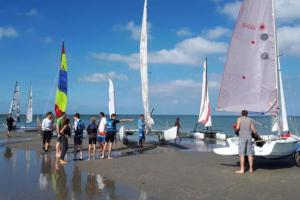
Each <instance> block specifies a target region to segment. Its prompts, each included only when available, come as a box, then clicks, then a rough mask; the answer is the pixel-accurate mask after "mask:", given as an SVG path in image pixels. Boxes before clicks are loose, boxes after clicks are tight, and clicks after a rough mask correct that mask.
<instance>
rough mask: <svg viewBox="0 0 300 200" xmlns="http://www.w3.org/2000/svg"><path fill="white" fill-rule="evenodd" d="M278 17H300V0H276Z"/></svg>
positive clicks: (286, 19)
mask: <svg viewBox="0 0 300 200" xmlns="http://www.w3.org/2000/svg"><path fill="white" fill-rule="evenodd" d="M275 6H276V17H278V19H280V20H282V21H289V20H296V19H300V12H299V10H300V1H299V0H276V1H275Z"/></svg>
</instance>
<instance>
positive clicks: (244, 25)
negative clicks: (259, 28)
mask: <svg viewBox="0 0 300 200" xmlns="http://www.w3.org/2000/svg"><path fill="white" fill-rule="evenodd" d="M242 27H243V28H247V29H250V30H253V31H254V30H256V28H255V25H253V24H249V23H246V22H244V23H243V24H242Z"/></svg>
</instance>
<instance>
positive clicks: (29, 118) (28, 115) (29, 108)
mask: <svg viewBox="0 0 300 200" xmlns="http://www.w3.org/2000/svg"><path fill="white" fill-rule="evenodd" d="M32 115H33V113H32V86H31V85H30V90H29V97H28V104H27V112H26V123H27V124H29V123H31V122H32Z"/></svg>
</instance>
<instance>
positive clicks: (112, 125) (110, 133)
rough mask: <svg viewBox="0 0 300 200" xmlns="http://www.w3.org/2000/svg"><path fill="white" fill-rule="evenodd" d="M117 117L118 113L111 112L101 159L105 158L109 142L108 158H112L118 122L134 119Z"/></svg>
mask: <svg viewBox="0 0 300 200" xmlns="http://www.w3.org/2000/svg"><path fill="white" fill-rule="evenodd" d="M116 118H117V115H116V114H115V113H113V114H111V117H110V119H109V120H107V122H106V128H105V143H104V147H103V150H102V156H101V159H104V156H105V151H106V147H107V144H109V147H108V159H112V157H111V149H112V143H113V142H114V140H115V136H116V133H117V124H118V123H120V122H130V121H132V119H120V120H118V119H116Z"/></svg>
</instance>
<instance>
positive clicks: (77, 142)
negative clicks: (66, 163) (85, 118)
mask: <svg viewBox="0 0 300 200" xmlns="http://www.w3.org/2000/svg"><path fill="white" fill-rule="evenodd" d="M84 129H85V125H84V123H83V122H82V121H81V119H80V114H79V113H75V115H74V132H75V135H74V159H73V160H77V151H80V158H79V160H83V152H82V140H83V131H84Z"/></svg>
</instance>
